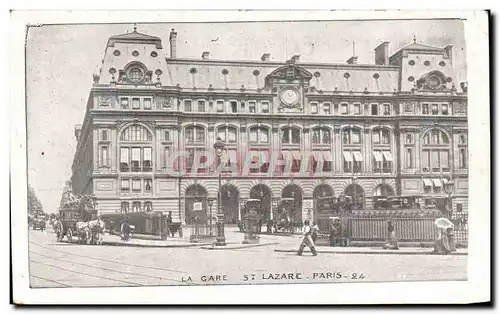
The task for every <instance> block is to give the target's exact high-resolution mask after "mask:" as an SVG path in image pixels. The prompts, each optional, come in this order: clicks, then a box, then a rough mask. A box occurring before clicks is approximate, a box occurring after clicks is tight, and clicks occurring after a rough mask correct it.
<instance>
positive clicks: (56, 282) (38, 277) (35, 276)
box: [30, 274, 72, 288]
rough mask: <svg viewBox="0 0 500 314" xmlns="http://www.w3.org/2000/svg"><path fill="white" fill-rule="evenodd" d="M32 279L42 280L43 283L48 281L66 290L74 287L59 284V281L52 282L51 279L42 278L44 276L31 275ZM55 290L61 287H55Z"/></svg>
mask: <svg viewBox="0 0 500 314" xmlns="http://www.w3.org/2000/svg"><path fill="white" fill-rule="evenodd" d="M30 277H33V278H36V279H40V280H43V281H47V282H52V283H55V284H57V285H60V286H62V287H64V288H71V287H72V286H71V285H68V284H65V283H62V282H59V281H57V280H52V279H49V278H46V277H42V276H37V275H31V274H30ZM62 287H61V288H62ZM55 288H59V287H55Z"/></svg>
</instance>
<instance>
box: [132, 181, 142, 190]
mask: <svg viewBox="0 0 500 314" xmlns="http://www.w3.org/2000/svg"><path fill="white" fill-rule="evenodd" d="M132 191H133V192H140V191H141V179H132Z"/></svg>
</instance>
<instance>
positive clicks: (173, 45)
mask: <svg viewBox="0 0 500 314" xmlns="http://www.w3.org/2000/svg"><path fill="white" fill-rule="evenodd" d="M169 40H170V58H172V59H175V58H177V32H176V31H175V29H173V28H172V30H171V31H170V37H169Z"/></svg>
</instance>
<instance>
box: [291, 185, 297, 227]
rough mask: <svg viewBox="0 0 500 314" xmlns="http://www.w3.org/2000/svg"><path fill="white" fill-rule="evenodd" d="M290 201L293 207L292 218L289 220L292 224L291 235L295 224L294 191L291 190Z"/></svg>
mask: <svg viewBox="0 0 500 314" xmlns="http://www.w3.org/2000/svg"><path fill="white" fill-rule="evenodd" d="M292 199H293V200H292V206H293V210H292V217H293V218H292V219H291V222H292V234H293V232H294V228H295V226H294V223H295V215H296V214H295V210H296V209H295V191H294V190H292Z"/></svg>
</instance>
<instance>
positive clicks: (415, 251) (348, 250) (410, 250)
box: [274, 246, 468, 255]
mask: <svg viewBox="0 0 500 314" xmlns="http://www.w3.org/2000/svg"><path fill="white" fill-rule="evenodd" d="M297 249H298V246H296V247H292V246H283V247H281V248H278V249H275V250H274V251H275V252H286V253H292V252H297ZM306 250H307V249H306ZM316 250H317V251H318V253H325V254H328V253H330V254H379V255H382V254H383V255H435V254H434V253H432V248H418V247H402V248H399V250H384V249H382V248H380V247H378V248H377V247H352V246H350V247H324V246H317V247H316ZM450 255H468V251H467V249H466V248H464V249H457V251H456V252H453V253H451V254H450Z"/></svg>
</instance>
